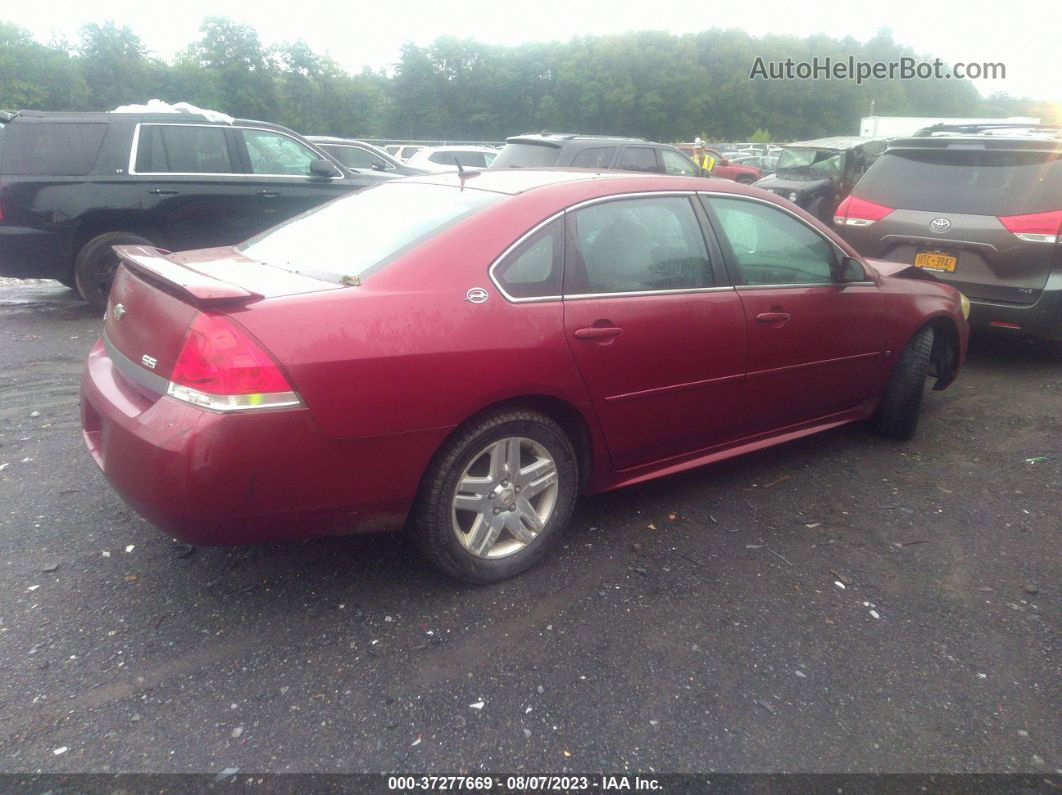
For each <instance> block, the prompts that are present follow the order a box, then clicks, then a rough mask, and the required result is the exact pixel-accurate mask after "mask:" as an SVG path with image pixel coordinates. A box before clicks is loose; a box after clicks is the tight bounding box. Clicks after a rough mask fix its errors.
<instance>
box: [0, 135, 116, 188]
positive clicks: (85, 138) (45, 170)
mask: <svg viewBox="0 0 1062 795" xmlns="http://www.w3.org/2000/svg"><path fill="white" fill-rule="evenodd" d="M106 134H107V125H106V123H103V122H46V123H31V122H25V123H21V124H12V125H9V126H8V129H7V131H6V132H5V133H3V138H4V143H3V147H4V150H3V152H2V154H3V157H4V160H3V164H4V173H6V174H27V175H28V174H40V175H45V176H56V177H81V176H84V175H85V174H88V173H89V172H91V171H92V169H93V168H94V167H95V165H96V156H97V155H98V154H99V152H100V146H101V145H102V144H103V137H104V136H105V135H106Z"/></svg>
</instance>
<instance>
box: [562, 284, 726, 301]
mask: <svg viewBox="0 0 1062 795" xmlns="http://www.w3.org/2000/svg"><path fill="white" fill-rule="evenodd" d="M733 289H734V286H733V285H732V284H728V285H725V286H723V287H686V288H680V289H676V290H637V291H632V292H629V293H576V294H575V295H566V296H564V300H565V301H585V300H587V299H590V298H637V297H639V296H640V297H645V296H647V295H687V294H694V293H723V292H728V291H733Z"/></svg>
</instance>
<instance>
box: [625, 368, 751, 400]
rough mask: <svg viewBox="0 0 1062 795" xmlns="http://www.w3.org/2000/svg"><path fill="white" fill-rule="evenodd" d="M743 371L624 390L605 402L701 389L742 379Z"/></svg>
mask: <svg viewBox="0 0 1062 795" xmlns="http://www.w3.org/2000/svg"><path fill="white" fill-rule="evenodd" d="M744 378H745V374H744V373H735V374H733V375H722V376H718V377H716V378H706V379H704V380H703V381H690V382H688V383H685V384H671V385H670V386H658V387H654V388H652V389H643V390H641V391H640V392H626V393H624V394H622V395H609V396H608V397H606V398H605V402H606V403H626V402H628V401H631V400H639V399H641V398H647V397H656V396H657V395H670V394H674V393H675V392H688V391H690V390H693V389H703V388H704V387H707V386H715V385H717V384H729V383H733V382H734V381H741V380H744Z"/></svg>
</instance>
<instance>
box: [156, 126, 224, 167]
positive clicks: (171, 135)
mask: <svg viewBox="0 0 1062 795" xmlns="http://www.w3.org/2000/svg"><path fill="white" fill-rule="evenodd" d="M136 170H137V171H138V172H139V173H141V174H232V173H235V172H236V171H237V169H236V168H234V167H233V163H232V158H231V157H230V155H229V146H228V142H227V141H226V140H225V130H224V128H222V127H202V126H196V125H193V124H148V125H144V126H142V127H141V128H140V139H139V141H138V143H137V154H136Z"/></svg>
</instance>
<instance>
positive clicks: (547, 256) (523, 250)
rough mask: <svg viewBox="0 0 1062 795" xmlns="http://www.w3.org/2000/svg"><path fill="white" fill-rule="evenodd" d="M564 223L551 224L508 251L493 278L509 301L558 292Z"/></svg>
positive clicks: (562, 256) (559, 290)
mask: <svg viewBox="0 0 1062 795" xmlns="http://www.w3.org/2000/svg"><path fill="white" fill-rule="evenodd" d="M563 269H564V219H563V218H558V219H557V220H556V221H552V222H550V223H549V224H547V225H546V226H545V227H543V228H542V229H540V230H539V231H538V232H536V233H535V234H533V235H532V236H531V237H529V238H528V239H527V240H525V241H524V242H523V243H521V244H520V245H519V246H518V247H517V248H515V249H514V250H513V251H511V252H510V253H509V254H508V256H506V257H505V259H504V260H502V261H501V262H500V263H498V265H497V267H495V269H494V278H495V279H497V280H498V284H499V285H501V287H502V289H504V290H505V292H507V293H508V294H509V295H511V296H512V297H513V298H544V297H546V296H557V295H560V292H561V274H562V272H563Z"/></svg>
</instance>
